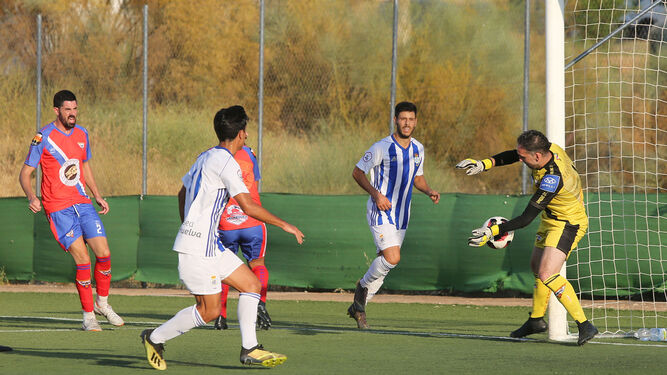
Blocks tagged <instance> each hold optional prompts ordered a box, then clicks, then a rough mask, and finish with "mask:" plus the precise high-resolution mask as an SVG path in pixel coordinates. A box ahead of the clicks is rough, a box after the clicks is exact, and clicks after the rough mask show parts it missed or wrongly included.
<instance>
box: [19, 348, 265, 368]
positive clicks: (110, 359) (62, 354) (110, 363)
mask: <svg viewBox="0 0 667 375" xmlns="http://www.w3.org/2000/svg"><path fill="white" fill-rule="evenodd" d="M102 350H103V349H100V352H99V353H90V352H81V351H78V350H77V351H75V350H74V349H72V351H66V350H64V349H50V350H49V349H41V350H36V349H30V348H20V347H16V346H15V347H14V350H13V351H11V352H8V353H6V354H9V355H24V356H26V357H41V358H61V359H67V360H76V361H78V362H81V361H89V362H92V363H94V364H95V365H97V366H106V367H123V368H127V369H137V370H141V369H145V370H150V371H155V370H154V369H153V368H152V367H151V366H150V365H149V364H148V362H147V361H146V357H145V356H144V355H143V353H142V355H140V356H123V355H114V354H110V353H108V352H107V351H104V352H102ZM166 361H167V364H168V365H169V366H175V365H178V366H188V367H189V368H192V371H193V372H194V371H195V368H196V367H209V368H214V369H223V370H241V371H247V370H248V367H247V366H243V365H240V364H239V365H238V366H229V365H213V364H207V363H200V362H186V361H178V360H174V359H169V358H166ZM255 369H266V370H268V368H265V367H255Z"/></svg>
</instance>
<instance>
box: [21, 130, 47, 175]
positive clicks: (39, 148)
mask: <svg viewBox="0 0 667 375" xmlns="http://www.w3.org/2000/svg"><path fill="white" fill-rule="evenodd" d="M42 138H43V136H42V133H41V132H37V134H35V136H34V137H33V138H32V141H31V142H30V148H29V149H28V156H26V158H25V164H26V165H28V166H31V167H33V168H37V166H38V165H39V161H40V160H41V159H42V153H43V152H44V142H42Z"/></svg>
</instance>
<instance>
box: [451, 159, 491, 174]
mask: <svg viewBox="0 0 667 375" xmlns="http://www.w3.org/2000/svg"><path fill="white" fill-rule="evenodd" d="M492 166H493V163H492V162H491V159H484V160H475V159H465V160H461V161H460V162H459V163H458V164H456V168H457V169H465V170H466V174H467V175H468V176H472V175H475V174H479V173H482V172H484V171H487V170H489V169H491V167H492Z"/></svg>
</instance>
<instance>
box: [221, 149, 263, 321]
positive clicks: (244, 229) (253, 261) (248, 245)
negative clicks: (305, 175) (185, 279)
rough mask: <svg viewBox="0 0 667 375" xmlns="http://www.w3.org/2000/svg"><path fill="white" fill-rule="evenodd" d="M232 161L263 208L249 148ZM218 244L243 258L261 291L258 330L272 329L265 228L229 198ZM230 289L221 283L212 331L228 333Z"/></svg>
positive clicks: (257, 171) (222, 218) (255, 170)
mask: <svg viewBox="0 0 667 375" xmlns="http://www.w3.org/2000/svg"><path fill="white" fill-rule="evenodd" d="M234 160H236V162H237V163H239V166H240V167H241V173H242V174H243V183H245V186H246V187H247V188H248V191H249V192H250V198H251V199H252V200H253V202H255V203H257V204H258V205H260V206H261V205H262V202H261V200H260V197H259V189H258V186H257V185H258V183H257V182H258V181H259V180H260V178H261V177H260V173H259V165H258V163H257V158H256V157H255V153H254V152H253V151H252V149H251V148H250V147H248V146H243V148H241V149H240V150H239V151H237V152H236V154H234ZM218 230H219V234H220V240H221V241H222V244H223V245H224V246H225V248H226V249H229V250H231V251H232V252H234V253H236V252H238V250H239V248H240V249H241V252H242V253H243V257H244V258H245V259H246V261H247V262H248V267H250V270H251V271H252V273H254V274H255V276H257V279H259V282H260V284H262V290H261V291H260V293H259V294H260V299H259V305H258V306H257V326H258V327H259V328H261V329H269V327H271V317H270V316H269V313H268V311H266V291H267V288H268V285H269V271H268V270H267V269H266V265H265V264H264V255H265V254H266V225H264V223H262V222H261V221H259V220H257V219H255V218H253V217H252V216H248V215H246V213H245V212H243V209H241V207H240V206H239V203H238V202H237V201H236V200H235V199H234V198H230V199H229V202H228V203H227V206H225V208H224V210H223V211H222V216H221V218H220V225H219V226H218ZM228 293H229V285H227V284H225V283H222V292H221V293H220V302H221V303H222V308H221V310H220V316H219V317H218V318H217V319H216V320H215V325H214V327H215V329H219V330H221V329H227V327H228V326H227V295H228Z"/></svg>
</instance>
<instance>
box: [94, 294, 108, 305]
mask: <svg viewBox="0 0 667 375" xmlns="http://www.w3.org/2000/svg"><path fill="white" fill-rule="evenodd" d="M95 302H96V303H97V306H99V307H105V306H106V305H108V304H109V296H106V297H102V296H97V299H96V300H95Z"/></svg>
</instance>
